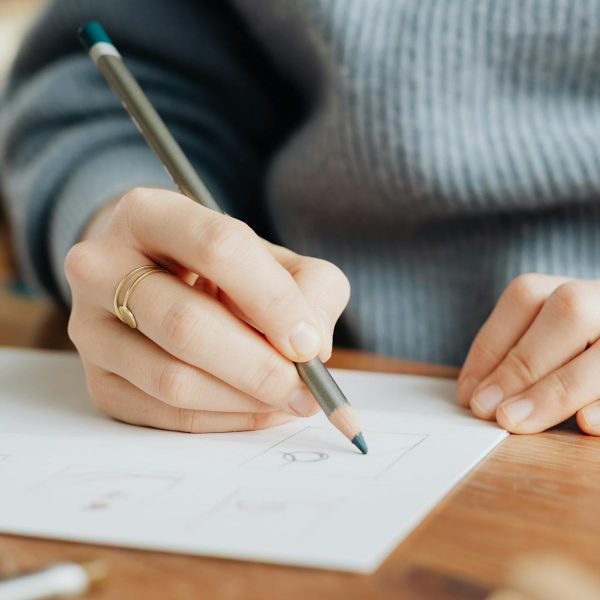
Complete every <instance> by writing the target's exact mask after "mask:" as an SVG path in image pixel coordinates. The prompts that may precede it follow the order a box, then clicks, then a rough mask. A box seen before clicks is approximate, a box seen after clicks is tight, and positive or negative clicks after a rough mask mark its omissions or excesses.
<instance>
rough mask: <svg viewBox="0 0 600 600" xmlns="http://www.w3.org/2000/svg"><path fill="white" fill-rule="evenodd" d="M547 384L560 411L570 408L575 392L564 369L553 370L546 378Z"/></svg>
mask: <svg viewBox="0 0 600 600" xmlns="http://www.w3.org/2000/svg"><path fill="white" fill-rule="evenodd" d="M548 384H549V386H550V389H551V390H552V396H553V398H554V401H555V403H556V404H557V406H558V407H559V408H560V409H561V411H563V412H564V411H567V410H569V409H570V407H571V405H572V401H573V396H574V393H575V389H574V383H573V381H571V380H570V379H569V377H568V376H567V374H566V373H565V372H564V371H561V370H558V371H554V372H553V373H552V374H551V375H550V376H549V378H548Z"/></svg>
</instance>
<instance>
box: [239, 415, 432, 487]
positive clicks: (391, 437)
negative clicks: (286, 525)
mask: <svg viewBox="0 0 600 600" xmlns="http://www.w3.org/2000/svg"><path fill="white" fill-rule="evenodd" d="M426 437H427V436H426V435H424V434H415V433H396V432H377V431H365V438H366V439H367V440H368V441H369V453H368V454H367V455H365V456H356V454H357V451H356V450H354V449H353V448H352V447H351V446H349V445H348V443H347V441H345V440H343V439H341V440H340V441H339V443H336V442H335V441H334V442H333V443H332V439H333V440H336V438H335V437H333V436H332V431H331V430H330V429H326V428H324V427H323V428H321V427H310V426H309V427H306V428H305V429H303V430H302V431H299V432H298V433H296V434H294V435H292V436H290V437H288V438H286V439H285V440H282V441H281V442H279V443H277V444H275V445H274V446H271V447H270V448H269V449H268V450H266V451H264V452H262V453H261V454H259V455H257V456H255V457H254V458H252V459H250V460H249V461H247V462H246V463H245V465H246V466H247V467H249V468H253V469H262V470H275V471H280V472H285V473H294V474H297V475H300V474H304V475H326V476H327V477H336V478H351V479H352V480H356V479H360V478H364V479H376V478H378V477H381V476H384V475H385V472H386V471H387V470H388V469H390V468H391V467H392V466H393V465H394V464H395V463H396V462H398V461H399V460H401V459H402V457H403V456H405V455H406V454H408V453H409V452H411V451H412V450H413V449H414V448H416V447H417V446H418V445H419V444H420V443H421V442H422V441H423V440H424V439H425V438H426Z"/></svg>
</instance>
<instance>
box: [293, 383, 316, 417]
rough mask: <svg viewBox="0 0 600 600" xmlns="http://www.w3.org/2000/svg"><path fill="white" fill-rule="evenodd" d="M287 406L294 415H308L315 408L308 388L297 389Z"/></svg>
mask: <svg viewBox="0 0 600 600" xmlns="http://www.w3.org/2000/svg"><path fill="white" fill-rule="evenodd" d="M288 406H289V408H290V410H291V411H292V412H293V413H294V414H295V415H296V416H298V417H309V416H310V415H312V414H313V412H314V410H315V399H314V397H313V395H312V394H311V393H310V392H309V391H308V390H297V391H295V392H294V394H293V396H292V399H291V400H290V403H289V405H288Z"/></svg>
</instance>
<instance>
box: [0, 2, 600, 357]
mask: <svg viewBox="0 0 600 600" xmlns="http://www.w3.org/2000/svg"><path fill="white" fill-rule="evenodd" d="M90 18H99V19H100V20H102V21H103V23H104V24H105V26H106V28H107V30H108V32H109V34H110V35H111V37H113V39H114V40H115V43H116V44H117V46H118V47H119V48H120V50H121V52H122V53H123V55H124V57H125V59H126V60H127V62H128V64H129V66H130V68H131V69H132V70H133V71H134V73H135V74H136V76H137V77H138V78H139V80H140V81H141V83H142V85H143V86H144V87H145V89H146V90H147V92H148V93H149V95H150V97H151V99H152V101H153V102H154V103H155V104H156V106H157V108H158V110H159V112H160V113H161V114H162V115H163V117H164V118H165V120H166V121H167V122H168V124H169V126H170V127H171V128H172V129H173V131H174V133H175V135H176V137H177V138H178V139H179V141H180V142H181V143H182V145H183V146H184V149H185V150H186V152H187V153H188V154H189V155H190V157H191V158H192V160H193V162H194V164H195V165H196V167H197V169H198V170H199V172H200V173H201V175H202V176H203V177H204V178H205V179H206V181H207V183H208V185H209V187H210V188H211V189H212V190H213V192H214V193H215V195H216V196H217V197H218V200H219V201H220V202H221V203H223V204H224V205H225V206H226V207H227V209H228V211H229V212H232V213H234V214H236V215H238V216H240V217H241V218H244V219H246V220H247V221H249V222H250V223H251V224H252V225H253V226H254V227H256V228H257V229H258V230H259V231H260V232H261V233H263V234H264V235H269V236H271V237H274V238H275V239H277V240H278V241H280V242H282V243H284V244H286V245H288V246H289V247H291V248H293V249H295V250H297V251H299V252H302V253H306V254H311V255H316V256H320V257H324V258H326V259H328V260H331V261H333V262H335V263H337V264H338V265H339V266H340V267H341V268H342V269H343V270H344V271H345V272H346V273H347V275H348V276H349V278H350V280H351V283H352V290H353V292H352V299H351V301H350V305H349V307H348V309H347V311H346V313H345V316H344V326H345V328H346V333H347V335H348V338H349V340H350V341H351V342H352V343H353V344H355V345H356V346H359V347H362V348H364V349H367V350H372V351H377V352H382V353H387V354H395V355H399V356H406V357H410V358H414V359H423V360H431V361H439V362H446V363H455V364H456V363H459V362H460V361H461V359H462V358H463V357H464V355H465V352H466V350H467V348H468V345H469V342H470V340H471V338H472V336H473V335H474V333H475V332H476V330H477V328H478V327H479V326H480V325H481V323H482V321H483V319H484V318H485V317H486V315H487V314H488V313H489V311H490V309H491V308H492V306H493V305H494V303H495V301H496V300H497V298H498V295H499V294H500V293H501V292H502V290H503V288H504V287H505V285H506V284H507V283H508V282H509V281H510V280H511V279H512V278H513V277H515V276H516V275H518V274H519V273H522V272H526V271H537V272H543V273H556V274H563V275H569V276H573V277H587V278H600V168H599V167H600V1H598V0H232V1H231V2H225V1H224V0H56V1H55V2H51V3H50V5H49V7H48V9H47V10H46V12H45V13H44V15H43V16H42V18H41V19H40V21H39V23H38V25H37V26H36V27H35V29H34V30H33V31H32V32H31V34H30V35H29V37H28V39H27V40H26V42H25V44H24V46H23V48H22V51H21V53H20V55H19V57H18V59H17V62H16V64H15V67H14V70H13V73H12V77H11V79H10V81H9V84H8V86H7V89H6V93H5V98H4V102H3V106H2V113H1V130H0V160H1V168H2V171H1V183H2V188H3V194H4V196H5V198H6V200H7V212H8V214H9V215H10V218H11V221H12V224H13V226H14V231H15V243H16V249H17V252H18V255H19V256H20V259H21V263H22V266H23V270H24V272H25V273H26V274H27V275H28V276H29V278H30V279H32V280H35V281H37V282H38V283H39V284H40V285H41V286H43V287H44V288H45V289H46V290H48V291H49V292H50V293H52V294H54V295H56V296H59V295H62V296H63V297H64V298H65V299H67V298H68V290H67V288H66V284H65V280H64V276H63V273H62V263H63V259H64V256H65V254H66V252H67V250H68V248H69V247H70V246H71V245H72V244H73V243H74V242H75V241H76V240H77V238H78V236H79V234H80V232H81V230H82V227H84V225H85V223H86V222H87V221H88V219H89V218H90V216H91V215H92V213H93V212H94V211H95V210H96V209H97V208H98V207H99V206H100V205H102V204H103V203H104V202H106V201H107V199H108V198H111V197H113V196H114V195H115V194H117V193H119V192H121V191H124V190H126V189H128V188H130V187H132V186H134V185H155V184H160V185H165V184H166V183H167V184H168V182H167V181H166V179H165V175H164V173H163V170H162V168H161V166H160V165H159V164H158V163H157V161H156V159H155V158H154V157H153V156H152V154H151V153H150V152H149V151H148V150H147V149H146V147H145V144H144V142H143V141H142V139H141V138H140V137H139V134H138V133H137V132H136V130H135V128H134V127H133V126H132V125H131V124H130V123H129V120H128V118H127V116H126V115H125V114H124V112H123V111H122V109H121V107H120V106H119V104H118V102H117V101H116V100H115V98H114V97H113V95H112V92H110V91H109V90H108V88H107V86H106V84H105V83H104V81H103V80H102V79H101V77H100V76H99V74H98V73H97V72H96V69H95V67H94V66H93V64H92V63H91V62H90V60H89V58H88V57H87V56H86V55H85V53H84V52H83V51H82V50H81V49H80V48H79V46H78V43H77V40H76V38H75V30H76V28H77V27H78V26H79V25H80V24H81V23H82V22H84V21H86V20H88V19H90ZM110 293H112V291H111V290H107V294H110Z"/></svg>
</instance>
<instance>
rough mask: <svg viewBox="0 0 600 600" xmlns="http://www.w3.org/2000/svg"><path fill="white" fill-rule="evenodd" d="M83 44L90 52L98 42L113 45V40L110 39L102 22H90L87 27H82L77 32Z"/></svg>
mask: <svg viewBox="0 0 600 600" xmlns="http://www.w3.org/2000/svg"><path fill="white" fill-rule="evenodd" d="M77 33H78V34H79V39H80V40H81V43H82V44H83V45H84V46H85V47H86V48H87V49H88V50H89V49H90V48H91V47H92V46H94V45H95V44H97V43H98V42H106V43H107V44H112V41H111V39H110V38H109V37H108V33H106V30H105V29H104V27H103V26H102V23H100V21H88V22H87V23H86V24H85V25H82V26H81V27H80V28H79V30H78V31H77Z"/></svg>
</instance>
